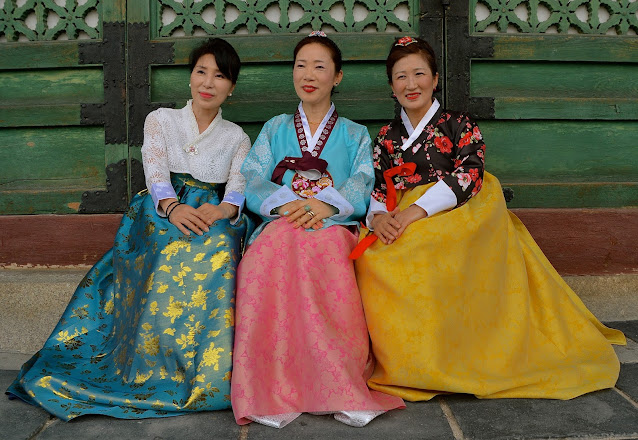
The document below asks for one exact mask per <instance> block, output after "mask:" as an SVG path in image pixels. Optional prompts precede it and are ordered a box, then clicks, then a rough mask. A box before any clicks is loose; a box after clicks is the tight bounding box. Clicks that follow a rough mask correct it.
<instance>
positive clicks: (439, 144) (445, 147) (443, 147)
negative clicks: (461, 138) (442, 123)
mask: <svg viewBox="0 0 638 440" xmlns="http://www.w3.org/2000/svg"><path fill="white" fill-rule="evenodd" d="M434 146H435V147H436V148H437V149H438V150H439V151H440V152H441V153H443V154H446V153H451V152H452V146H453V145H452V141H451V140H450V138H449V137H447V136H442V137H437V138H436V139H434Z"/></svg>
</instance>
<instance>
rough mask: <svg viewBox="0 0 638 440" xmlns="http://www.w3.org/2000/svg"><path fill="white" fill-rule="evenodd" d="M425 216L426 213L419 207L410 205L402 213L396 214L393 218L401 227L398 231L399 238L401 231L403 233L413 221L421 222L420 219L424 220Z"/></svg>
mask: <svg viewBox="0 0 638 440" xmlns="http://www.w3.org/2000/svg"><path fill="white" fill-rule="evenodd" d="M427 216H428V213H427V212H426V211H425V209H423V208H421V207H420V206H419V205H410V206H408V207H407V208H406V209H404V210H403V211H400V212H399V213H397V215H395V216H394V219H395V220H397V221H398V222H399V223H400V225H401V227H400V228H399V231H398V232H399V237H400V236H401V234H403V231H405V228H407V227H408V226H410V225H411V224H412V223H414V222H415V221H417V220H421V219H422V218H426V217H427ZM397 238H398V237H397Z"/></svg>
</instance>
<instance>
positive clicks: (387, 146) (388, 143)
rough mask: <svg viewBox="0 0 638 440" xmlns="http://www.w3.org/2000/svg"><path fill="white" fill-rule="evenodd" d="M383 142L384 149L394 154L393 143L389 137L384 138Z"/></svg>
mask: <svg viewBox="0 0 638 440" xmlns="http://www.w3.org/2000/svg"><path fill="white" fill-rule="evenodd" d="M383 144H384V145H385V149H386V150H387V151H388V153H389V154H394V145H393V143H392V141H391V140H390V139H386V140H384V141H383Z"/></svg>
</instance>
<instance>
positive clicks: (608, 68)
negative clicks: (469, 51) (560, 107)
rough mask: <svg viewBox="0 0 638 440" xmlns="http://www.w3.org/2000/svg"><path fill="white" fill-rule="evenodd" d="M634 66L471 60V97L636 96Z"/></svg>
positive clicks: (637, 87) (636, 83)
mask: <svg viewBox="0 0 638 440" xmlns="http://www.w3.org/2000/svg"><path fill="white" fill-rule="evenodd" d="M636 72H637V69H636V66H633V65H631V64H615V63H614V64H612V63H606V64H602V63H541V62H535V63H523V62H511V63H503V62H489V61H474V62H472V66H471V78H472V80H471V86H470V93H471V95H472V96H489V97H505V96H507V97H511V96H517V97H518V96H529V97H547V98H557V97H566V98H575V97H583V98H584V97H594V98H599V97H600V98H602V97H604V98H611V97H617V98H628V97H638V75H637V74H636Z"/></svg>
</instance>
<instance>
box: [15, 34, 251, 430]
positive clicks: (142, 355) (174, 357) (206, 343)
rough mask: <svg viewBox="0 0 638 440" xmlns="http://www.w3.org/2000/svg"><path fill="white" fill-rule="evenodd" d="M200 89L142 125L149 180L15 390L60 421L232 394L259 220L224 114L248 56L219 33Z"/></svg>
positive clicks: (180, 406)
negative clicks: (244, 268)
mask: <svg viewBox="0 0 638 440" xmlns="http://www.w3.org/2000/svg"><path fill="white" fill-rule="evenodd" d="M190 67H191V77H190V85H189V86H190V88H191V95H192V100H189V101H188V103H187V105H186V106H185V107H184V108H182V109H179V110H174V109H166V108H162V109H158V110H155V111H153V112H152V113H150V114H149V115H148V117H147V119H146V123H145V125H144V146H143V147H142V156H143V162H144V171H145V175H146V183H147V187H148V189H147V190H144V191H142V192H140V193H139V194H137V195H136V196H135V197H134V198H133V200H132V202H131V205H130V207H129V209H128V211H127V212H126V213H125V214H124V216H123V218H122V222H121V224H120V227H119V229H118V231H117V235H116V237H115V243H114V246H113V248H112V249H111V250H109V251H108V252H107V253H106V255H104V257H102V259H101V260H100V261H98V262H97V263H96V265H95V266H93V268H92V269H91V270H90V271H89V272H88V274H87V275H86V276H85V278H84V279H83V280H82V282H81V283H80V285H79V286H78V288H77V290H76V291H75V294H74V295H73V297H72V298H71V302H70V304H69V305H68V306H67V308H66V311H65V312H64V314H63V315H62V318H61V319H60V322H59V323H58V325H57V326H56V328H55V329H54V330H53V333H52V334H51V336H50V337H49V339H48V340H47V341H46V343H45V345H44V347H43V348H42V349H41V350H40V351H39V352H38V353H36V354H35V355H34V356H33V357H32V358H31V359H30V360H29V361H28V362H27V363H26V364H24V366H23V367H22V370H21V371H20V373H19V375H18V377H17V378H16V380H15V381H14V382H13V383H12V384H11V386H10V387H9V388H8V390H7V394H9V396H10V397H16V396H17V397H19V398H21V399H22V400H24V401H26V402H28V403H31V404H33V405H37V406H41V407H42V408H44V409H45V410H47V411H49V412H50V413H52V414H54V415H55V416H57V417H59V418H60V419H62V420H70V419H73V418H75V417H77V416H80V415H85V414H103V415H108V416H113V417H119V418H146V417H165V416H174V415H179V414H185V413H189V412H193V411H208V410H217V409H224V408H229V407H230V375H231V368H232V358H231V356H232V348H233V332H234V303H235V299H234V297H235V274H236V268H237V264H238V262H239V259H240V257H241V252H242V245H243V242H244V238H245V237H246V236H247V234H248V233H250V232H251V231H249V229H250V226H249V221H248V219H247V218H246V217H245V215H243V214H241V207H242V205H243V203H244V197H243V190H244V186H245V180H244V178H243V177H242V175H241V173H240V172H239V169H240V167H241V164H242V162H243V160H244V158H245V157H246V154H247V153H248V151H249V149H250V139H249V138H248V136H247V135H246V134H245V133H244V131H243V130H242V129H241V128H240V127H239V126H237V125H235V124H233V123H231V122H229V121H225V120H224V119H222V117H221V113H222V111H221V109H220V106H221V104H222V103H223V102H224V101H225V100H226V98H227V97H228V96H230V95H231V94H232V91H233V89H234V88H235V84H236V81H237V76H238V74H239V68H240V61H239V57H238V56H237V53H236V52H235V50H234V49H233V48H232V46H230V44H228V43H227V42H225V41H224V40H221V39H217V38H214V39H210V40H208V41H206V42H205V43H204V44H202V45H201V46H199V47H197V48H196V49H195V50H194V51H193V52H192V53H191V57H190Z"/></svg>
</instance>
